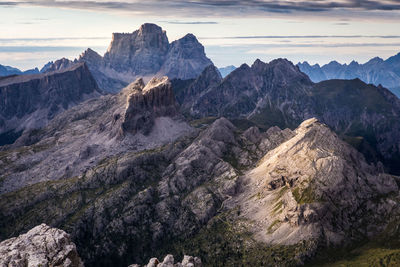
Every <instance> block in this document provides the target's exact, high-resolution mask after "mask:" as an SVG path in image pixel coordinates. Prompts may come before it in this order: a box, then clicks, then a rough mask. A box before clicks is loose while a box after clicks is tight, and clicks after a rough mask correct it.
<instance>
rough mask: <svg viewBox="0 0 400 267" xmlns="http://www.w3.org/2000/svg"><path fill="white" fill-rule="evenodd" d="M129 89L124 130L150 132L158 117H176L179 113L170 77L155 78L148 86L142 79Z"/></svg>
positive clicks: (123, 123) (133, 132)
mask: <svg viewBox="0 0 400 267" xmlns="http://www.w3.org/2000/svg"><path fill="white" fill-rule="evenodd" d="M129 87H131V88H130V89H129V90H131V91H132V93H131V94H130V95H129V96H128V99H127V107H126V112H125V116H124V121H123V122H122V126H121V127H122V131H123V132H124V133H126V132H129V133H132V134H135V133H137V132H138V131H141V132H142V133H143V134H148V133H150V131H151V130H152V127H153V125H154V119H155V118H156V117H162V116H164V117H174V116H176V115H177V114H178V113H177V106H176V104H175V97H174V94H173V90H172V85H171V82H170V81H169V79H168V77H163V78H161V79H158V78H153V79H152V80H151V81H150V82H149V83H148V84H147V85H146V86H145V85H144V82H143V80H142V79H140V80H138V81H136V82H134V83H133V84H132V85H130V86H129Z"/></svg>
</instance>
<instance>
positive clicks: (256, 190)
mask: <svg viewBox="0 0 400 267" xmlns="http://www.w3.org/2000/svg"><path fill="white" fill-rule="evenodd" d="M244 179H245V180H246V182H243V184H245V185H246V186H245V187H244V188H243V193H242V194H239V195H238V196H237V198H236V200H231V201H232V203H230V204H227V205H229V206H231V207H233V206H237V205H239V206H241V207H243V209H241V213H240V214H241V216H244V217H246V218H248V219H249V220H250V221H253V222H255V226H254V227H253V228H252V227H250V228H252V229H253V231H254V232H255V235H256V236H257V237H258V238H259V240H263V241H264V242H267V243H273V244H287V245H293V244H297V243H299V242H303V241H310V240H312V241H313V242H315V244H317V245H316V247H315V248H317V247H318V246H322V247H324V246H326V245H328V246H331V245H343V244H348V243H351V242H353V241H356V240H359V239H361V238H363V237H364V236H368V237H369V238H372V237H373V236H375V235H377V234H379V233H381V232H383V231H384V230H385V228H386V227H387V226H388V221H387V220H388V219H389V218H390V217H391V216H393V215H394V214H398V212H399V203H398V202H394V201H393V199H397V198H398V197H399V196H398V185H397V182H398V181H399V178H396V177H393V176H391V175H388V174H384V173H381V170H380V169H379V168H376V167H375V166H371V165H368V164H367V163H366V162H365V160H364V158H363V156H362V155H361V154H359V153H358V152H357V151H356V150H355V149H354V148H353V147H351V146H350V145H348V144H346V143H344V142H343V141H341V140H340V139H339V137H338V136H337V135H336V134H334V133H333V132H332V131H331V130H330V129H329V128H328V127H327V126H326V125H323V124H321V123H320V122H319V121H318V120H316V119H310V120H307V121H305V122H303V123H302V124H301V125H300V126H299V127H298V128H297V129H296V130H295V135H294V136H293V137H292V138H290V139H289V140H288V141H286V142H284V143H282V144H281V145H279V146H278V147H277V148H275V149H274V150H271V151H270V152H268V153H267V154H266V155H265V156H264V157H263V158H262V159H261V160H260V162H259V163H258V164H257V167H256V168H254V169H252V170H250V171H249V172H248V173H247V174H246V175H245V178H244ZM254 194H256V195H257V198H251V195H254ZM376 199H380V201H378V202H377V201H375V200H376ZM265 229H268V231H265ZM310 253H311V254H312V251H311V252H310Z"/></svg>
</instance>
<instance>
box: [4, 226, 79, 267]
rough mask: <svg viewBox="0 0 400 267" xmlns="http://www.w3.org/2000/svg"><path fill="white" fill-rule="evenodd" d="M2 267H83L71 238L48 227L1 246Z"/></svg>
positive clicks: (34, 230) (6, 241) (13, 239)
mask: <svg viewBox="0 0 400 267" xmlns="http://www.w3.org/2000/svg"><path fill="white" fill-rule="evenodd" d="M0 266H16V267H17V266H18V267H25V266H43V267H45V266H64V267H67V266H68V267H83V262H82V260H81V259H80V258H79V255H78V252H77V251H76V246H75V244H74V243H73V242H72V241H71V238H70V236H69V235H68V234H67V233H66V232H64V231H62V230H59V229H56V228H51V227H49V226H47V225H45V224H41V225H39V226H36V227H35V228H33V229H32V230H30V231H29V232H27V233H26V234H23V235H20V236H18V237H14V238H10V239H7V240H4V241H3V242H1V243H0Z"/></svg>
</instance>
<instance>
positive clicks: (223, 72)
mask: <svg viewBox="0 0 400 267" xmlns="http://www.w3.org/2000/svg"><path fill="white" fill-rule="evenodd" d="M235 69H236V67H235V66H233V65H230V66H226V67H223V68H219V69H218V70H219V72H220V73H221V76H222V78H225V77H226V76H228V75H229V73H231V72H232V71H234V70H235Z"/></svg>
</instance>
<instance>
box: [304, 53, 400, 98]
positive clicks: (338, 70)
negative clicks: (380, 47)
mask: <svg viewBox="0 0 400 267" xmlns="http://www.w3.org/2000/svg"><path fill="white" fill-rule="evenodd" d="M297 65H298V66H299V68H300V70H301V71H302V72H304V73H306V74H307V75H308V76H310V78H311V80H313V81H314V82H320V81H324V80H330V79H356V78H359V79H360V80H362V81H364V82H366V83H372V84H375V85H376V86H378V85H380V84H381V85H382V86H384V87H386V88H389V90H391V91H392V93H394V94H395V95H397V96H398V97H400V91H399V84H400V53H399V54H397V55H395V56H393V57H390V58H388V59H387V60H383V59H381V58H379V57H376V58H373V59H371V60H370V61H368V62H367V63H365V64H359V63H358V62H356V61H353V62H351V63H350V64H349V65H347V64H340V63H338V62H336V61H332V62H330V63H329V64H326V65H324V66H322V67H321V66H319V65H318V64H316V65H313V66H310V64H308V62H303V63H299V64H297Z"/></svg>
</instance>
